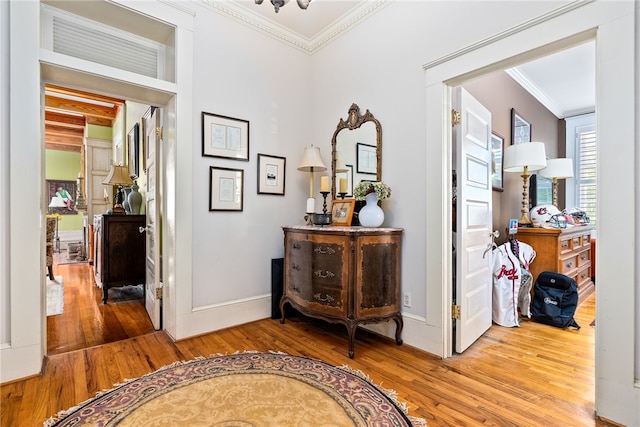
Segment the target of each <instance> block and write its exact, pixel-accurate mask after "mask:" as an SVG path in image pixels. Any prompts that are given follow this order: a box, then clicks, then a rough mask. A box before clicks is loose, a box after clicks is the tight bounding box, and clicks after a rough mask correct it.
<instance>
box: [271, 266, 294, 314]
mask: <svg viewBox="0 0 640 427" xmlns="http://www.w3.org/2000/svg"><path fill="white" fill-rule="evenodd" d="M283 274H284V258H273V259H272V260H271V318H272V319H280V318H281V317H282V313H281V312H280V299H281V298H282V293H283V287H284V276H283ZM285 312H286V314H287V317H295V316H299V315H300V313H299V312H298V311H297V310H295V309H294V308H293V307H291V305H287V306H286V307H285Z"/></svg>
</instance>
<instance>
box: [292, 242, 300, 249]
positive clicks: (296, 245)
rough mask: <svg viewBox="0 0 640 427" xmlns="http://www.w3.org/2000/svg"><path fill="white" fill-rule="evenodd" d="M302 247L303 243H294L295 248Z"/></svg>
mask: <svg viewBox="0 0 640 427" xmlns="http://www.w3.org/2000/svg"><path fill="white" fill-rule="evenodd" d="M301 247H302V245H301V244H300V243H294V244H293V249H300V248H301Z"/></svg>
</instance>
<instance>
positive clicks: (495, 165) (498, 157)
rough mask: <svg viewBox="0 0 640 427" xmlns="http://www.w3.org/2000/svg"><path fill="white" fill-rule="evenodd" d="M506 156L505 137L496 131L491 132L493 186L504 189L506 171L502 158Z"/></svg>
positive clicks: (494, 188)
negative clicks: (504, 170)
mask: <svg viewBox="0 0 640 427" xmlns="http://www.w3.org/2000/svg"><path fill="white" fill-rule="evenodd" d="M503 157H504V138H503V137H502V136H501V135H500V134H497V133H495V132H492V133H491V188H493V190H494V191H503V187H504V184H503V179H504V172H503V170H502V158H503Z"/></svg>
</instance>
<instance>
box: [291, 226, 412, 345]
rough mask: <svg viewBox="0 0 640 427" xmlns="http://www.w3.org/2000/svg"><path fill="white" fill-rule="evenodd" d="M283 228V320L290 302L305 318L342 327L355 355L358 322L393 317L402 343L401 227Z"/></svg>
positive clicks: (397, 341)
mask: <svg viewBox="0 0 640 427" xmlns="http://www.w3.org/2000/svg"><path fill="white" fill-rule="evenodd" d="M283 230H284V248H285V250H284V290H283V296H282V299H281V300H280V312H281V313H282V319H281V322H283V323H284V320H285V310H284V305H285V304H287V303H289V304H290V305H291V306H293V307H294V308H295V309H297V310H298V311H300V312H301V313H303V314H304V315H307V316H311V317H315V318H318V319H323V320H325V321H328V322H333V323H341V324H343V325H345V326H346V328H347V332H348V337H349V357H353V355H354V340H355V332H356V328H357V327H358V325H360V324H366V323H376V322H382V321H388V320H390V319H393V320H394V321H395V323H396V336H395V339H396V343H397V344H398V345H400V344H402V338H401V334H402V325H403V323H402V315H401V314H400V269H401V265H400V247H401V243H402V229H399V228H361V227H324V228H323V227H313V226H292V227H283Z"/></svg>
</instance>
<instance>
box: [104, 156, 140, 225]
mask: <svg viewBox="0 0 640 427" xmlns="http://www.w3.org/2000/svg"><path fill="white" fill-rule="evenodd" d="M102 183H103V184H105V185H115V186H117V187H118V191H117V192H116V197H115V203H114V205H113V210H112V212H113V213H114V214H119V215H124V213H125V212H124V208H123V207H122V187H129V186H130V185H131V184H133V181H132V180H131V177H129V170H128V169H127V168H126V167H125V166H117V165H111V169H110V170H109V174H108V175H107V177H106V178H105V179H104V181H102Z"/></svg>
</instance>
